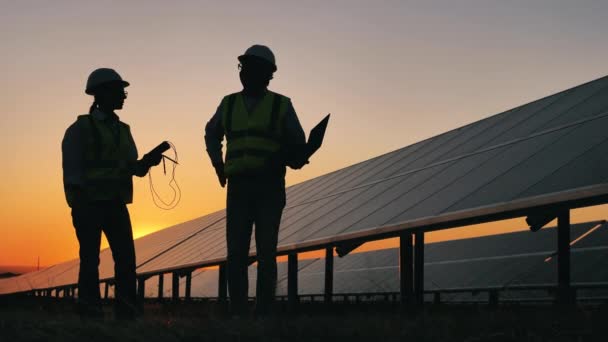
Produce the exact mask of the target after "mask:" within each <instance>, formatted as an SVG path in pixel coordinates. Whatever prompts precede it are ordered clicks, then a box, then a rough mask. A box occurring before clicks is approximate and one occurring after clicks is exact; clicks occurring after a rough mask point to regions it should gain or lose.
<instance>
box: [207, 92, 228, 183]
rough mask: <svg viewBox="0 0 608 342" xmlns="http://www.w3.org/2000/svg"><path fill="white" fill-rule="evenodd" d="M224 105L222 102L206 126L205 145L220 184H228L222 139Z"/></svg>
mask: <svg viewBox="0 0 608 342" xmlns="http://www.w3.org/2000/svg"><path fill="white" fill-rule="evenodd" d="M221 107H222V105H221V104H220V105H219V106H218V107H217V110H216V111H215V114H213V116H212V117H211V120H209V122H207V125H206V126H205V146H206V148H207V154H208V155H209V159H210V160H211V165H213V168H214V169H215V173H216V174H217V177H218V180H219V182H220V185H221V186H222V187H224V186H225V185H226V176H225V175H224V158H223V156H222V141H223V140H224V126H223V124H222V108H221Z"/></svg>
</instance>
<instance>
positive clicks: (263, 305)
mask: <svg viewBox="0 0 608 342" xmlns="http://www.w3.org/2000/svg"><path fill="white" fill-rule="evenodd" d="M284 207H285V182H284V180H283V179H282V178H281V179H269V180H264V179H256V178H248V179H230V180H229V181H228V197H227V205H226V242H227V246H228V258H227V259H228V260H227V261H228V263H227V271H228V291H229V294H230V306H231V310H232V312H233V313H236V314H242V313H245V312H246V309H247V294H248V287H249V284H248V273H247V267H248V264H249V260H248V259H249V258H248V255H249V244H250V240H251V232H252V228H253V225H254V224H255V241H256V255H257V262H258V275H257V286H256V311H257V312H258V313H267V312H268V311H269V310H270V306H271V304H272V302H273V301H274V297H275V290H276V281H277V264H276V252H277V239H278V234H279V225H280V223H281V215H282V213H283V208H284Z"/></svg>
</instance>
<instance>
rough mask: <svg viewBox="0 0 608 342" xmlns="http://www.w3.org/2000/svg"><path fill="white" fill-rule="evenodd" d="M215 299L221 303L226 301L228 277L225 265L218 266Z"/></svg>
mask: <svg viewBox="0 0 608 342" xmlns="http://www.w3.org/2000/svg"><path fill="white" fill-rule="evenodd" d="M217 285H218V286H217V297H218V299H219V300H220V301H221V302H225V301H227V300H228V277H227V274H226V263H222V264H220V269H219V272H218V284H217Z"/></svg>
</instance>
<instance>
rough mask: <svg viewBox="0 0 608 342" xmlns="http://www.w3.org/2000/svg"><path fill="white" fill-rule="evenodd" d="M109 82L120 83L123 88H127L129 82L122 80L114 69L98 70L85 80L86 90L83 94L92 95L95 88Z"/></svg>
mask: <svg viewBox="0 0 608 342" xmlns="http://www.w3.org/2000/svg"><path fill="white" fill-rule="evenodd" d="M109 82H120V83H122V85H123V86H124V87H128V86H129V82H127V81H125V80H123V79H122V77H120V75H119V74H118V73H117V72H116V71H115V70H114V69H110V68H99V69H96V70H94V71H93V72H92V73H91V74H90V75H89V78H88V79H87V88H86V89H85V91H84V92H85V93H87V94H89V95H93V94H94V93H95V88H97V87H99V86H100V85H102V84H105V83H109Z"/></svg>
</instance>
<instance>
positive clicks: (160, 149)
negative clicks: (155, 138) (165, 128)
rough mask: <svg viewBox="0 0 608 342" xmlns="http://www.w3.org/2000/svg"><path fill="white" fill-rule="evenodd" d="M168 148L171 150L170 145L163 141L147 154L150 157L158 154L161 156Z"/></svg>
mask: <svg viewBox="0 0 608 342" xmlns="http://www.w3.org/2000/svg"><path fill="white" fill-rule="evenodd" d="M170 148H171V145H169V142H167V141H163V142H162V143H160V145H158V146H156V147H155V148H153V149H152V150H151V151H150V152H148V153H149V154H151V155H160V154H163V152H165V151H166V150H168V149H170Z"/></svg>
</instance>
